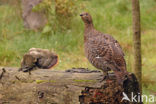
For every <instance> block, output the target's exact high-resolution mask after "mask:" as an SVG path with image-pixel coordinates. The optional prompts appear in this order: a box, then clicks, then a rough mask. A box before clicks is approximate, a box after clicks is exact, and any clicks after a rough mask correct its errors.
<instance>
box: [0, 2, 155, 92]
mask: <svg viewBox="0 0 156 104" xmlns="http://www.w3.org/2000/svg"><path fill="white" fill-rule="evenodd" d="M80 2H81V3H83V4H84V5H85V11H88V12H90V13H91V15H92V16H93V20H94V26H95V27H96V29H98V30H99V31H101V32H104V33H108V34H112V36H113V37H115V38H116V39H117V40H118V41H119V42H120V44H121V46H122V47H123V50H124V52H125V54H126V56H125V58H126V62H127V68H128V70H129V71H131V72H132V71H133V70H132V69H133V44H132V20H131V18H132V17H131V2H130V0H124V1H123V0H116V1H114V0H85V1H82V0H80ZM140 6H141V24H142V61H143V62H142V67H143V76H144V77H143V80H144V81H143V82H144V83H146V85H147V87H144V90H143V91H144V93H146V94H147V93H150V90H151V89H153V90H154V91H156V90H155V89H156V85H155V79H156V74H155V73H156V54H155V52H156V41H155V39H156V29H155V28H156V1H155V0H140ZM16 10H17V8H16V7H14V6H10V5H0V23H1V24H0V66H17V67H19V66H20V61H21V59H22V56H23V54H24V53H25V52H27V51H28V49H29V48H32V47H38V48H48V49H51V50H53V51H55V52H56V53H57V54H58V55H59V64H58V65H57V66H56V67H55V69H57V70H61V69H68V68H72V67H84V68H90V69H95V68H94V67H93V66H92V65H91V64H90V63H89V62H88V60H87V59H86V58H85V56H84V50H83V29H84V24H83V22H82V20H81V19H80V17H79V14H80V12H81V10H80V12H79V13H77V16H75V17H74V22H73V23H72V25H73V26H72V27H73V28H72V29H70V30H67V31H65V32H55V33H52V34H50V35H49V36H42V35H41V33H40V32H34V31H30V30H26V29H25V28H24V27H23V22H22V19H21V18H20V15H17V12H16ZM151 81H152V82H153V81H154V82H153V83H154V84H153V83H150V82H151ZM148 84H149V85H148ZM151 86H152V87H151ZM153 90H152V92H153Z"/></svg>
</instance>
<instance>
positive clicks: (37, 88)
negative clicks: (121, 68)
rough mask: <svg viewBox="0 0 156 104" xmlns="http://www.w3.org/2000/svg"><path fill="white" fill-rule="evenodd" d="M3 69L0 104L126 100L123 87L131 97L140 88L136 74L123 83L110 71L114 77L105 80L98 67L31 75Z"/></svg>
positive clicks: (108, 103) (90, 103)
mask: <svg viewBox="0 0 156 104" xmlns="http://www.w3.org/2000/svg"><path fill="white" fill-rule="evenodd" d="M0 71H1V72H0V73H2V74H0V104H1V103H2V104H3V103H8V104H125V101H124V102H122V103H121V100H122V97H123V96H122V92H123V91H124V92H125V93H127V95H128V96H129V97H130V93H131V92H134V93H135V94H137V93H138V92H139V87H138V83H137V80H136V78H135V76H134V75H133V74H130V75H129V78H128V79H125V81H124V86H123V87H121V86H119V85H118V83H117V82H116V78H115V76H114V74H109V76H110V79H109V80H108V81H104V82H102V83H101V82H100V81H99V80H97V79H101V78H102V77H103V76H102V73H101V72H99V71H96V70H93V71H89V70H86V69H72V70H68V71H56V70H46V69H40V70H35V71H32V72H31V75H29V73H24V72H19V71H18V70H17V69H12V68H6V69H5V70H4V69H3V70H0ZM87 89H88V91H89V92H86V90H87ZM89 93H91V94H89ZM87 94H89V95H87ZM116 94H117V95H116ZM86 99H87V100H86ZM113 102H116V103H113ZM126 104H129V103H128V102H127V103H126ZM137 104H138V103H137Z"/></svg>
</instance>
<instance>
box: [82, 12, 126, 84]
mask: <svg viewBox="0 0 156 104" xmlns="http://www.w3.org/2000/svg"><path fill="white" fill-rule="evenodd" d="M80 16H81V18H82V20H83V22H84V24H85V29H84V48H85V55H86V57H87V59H88V60H89V62H90V63H91V64H92V65H93V66H95V67H96V68H98V69H100V70H102V71H103V74H104V77H103V80H105V79H108V78H109V77H108V71H111V70H113V71H114V73H115V76H116V78H117V80H118V82H119V83H120V84H121V83H122V81H123V80H124V78H125V76H126V75H127V73H128V72H127V70H126V62H125V59H124V53H123V51H122V48H121V46H120V44H119V43H118V41H117V40H115V39H114V38H113V37H112V36H111V35H108V34H103V33H101V32H99V31H97V30H96V29H95V28H94V25H93V21H92V17H91V15H90V14H89V13H82V14H80Z"/></svg>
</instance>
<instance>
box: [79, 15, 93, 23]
mask: <svg viewBox="0 0 156 104" xmlns="http://www.w3.org/2000/svg"><path fill="white" fill-rule="evenodd" d="M80 16H81V18H82V20H83V22H84V23H85V24H92V17H91V15H90V14H89V13H87V12H84V13H81V14H80Z"/></svg>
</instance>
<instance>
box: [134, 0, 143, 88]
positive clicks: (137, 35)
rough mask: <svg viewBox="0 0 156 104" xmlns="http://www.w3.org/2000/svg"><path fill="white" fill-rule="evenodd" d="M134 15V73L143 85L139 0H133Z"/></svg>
mask: <svg viewBox="0 0 156 104" xmlns="http://www.w3.org/2000/svg"><path fill="white" fill-rule="evenodd" d="M132 17H133V44H134V73H135V75H136V77H137V79H138V81H139V83H140V87H141V86H142V84H141V82H142V80H141V79H142V64H141V29H140V6H139V0H132Z"/></svg>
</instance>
